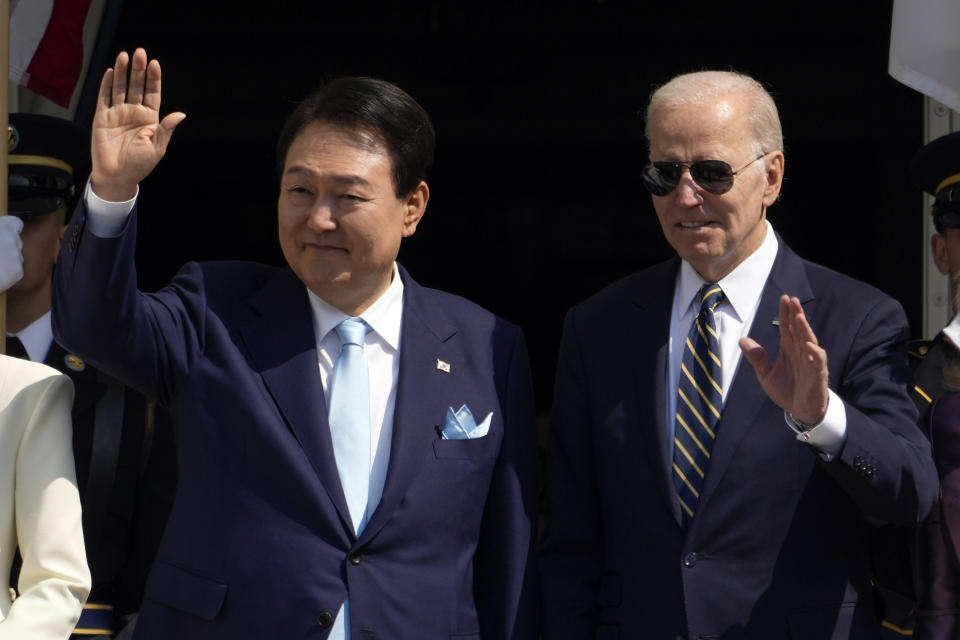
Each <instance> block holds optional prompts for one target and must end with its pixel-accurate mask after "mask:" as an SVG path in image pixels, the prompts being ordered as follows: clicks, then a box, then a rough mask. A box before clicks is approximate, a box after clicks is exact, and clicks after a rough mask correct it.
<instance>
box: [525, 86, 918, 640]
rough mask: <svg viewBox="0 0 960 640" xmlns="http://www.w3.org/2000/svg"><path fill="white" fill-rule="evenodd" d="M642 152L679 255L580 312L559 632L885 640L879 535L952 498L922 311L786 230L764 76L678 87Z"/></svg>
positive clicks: (573, 323) (567, 339)
mask: <svg viewBox="0 0 960 640" xmlns="http://www.w3.org/2000/svg"><path fill="white" fill-rule="evenodd" d="M647 138H648V141H649V145H650V158H649V160H650V162H649V164H647V165H646V167H645V168H644V169H643V173H642V175H641V179H642V180H643V183H644V185H645V186H646V187H647V189H648V190H649V191H650V192H651V194H652V198H653V205H654V209H655V210H656V213H657V217H658V219H659V221H660V224H661V227H662V229H663V233H664V235H665V236H666V239H667V241H668V242H669V243H670V245H671V246H672V247H673V248H674V249H675V251H676V253H677V257H675V258H673V259H671V260H669V261H667V262H665V263H663V264H659V265H656V266H653V267H650V268H648V269H644V270H642V271H639V272H637V273H635V274H633V275H632V276H629V277H628V278H626V279H625V280H622V281H620V282H618V283H616V284H614V285H612V286H610V287H608V288H607V289H605V290H604V291H601V292H600V293H598V294H596V295H595V296H593V297H592V298H590V299H588V300H587V301H585V302H583V303H581V304H580V305H578V306H576V307H574V308H573V309H572V310H571V311H570V313H569V314H568V316H567V319H566V324H565V329H564V337H563V340H562V344H561V349H560V355H559V364H558V370H557V379H556V380H557V381H556V395H555V401H554V407H553V423H552V428H551V433H550V440H549V446H548V458H547V495H546V522H545V530H544V536H543V544H542V557H541V584H542V585H543V586H542V589H543V602H544V606H543V612H544V615H543V629H544V637H545V638H546V639H548V640H554V639H557V638H763V639H764V640H769V639H777V638H784V639H786V638H792V639H794V640H796V639H800V638H810V639H815V640H824V639H840V638H877V637H879V634H880V625H879V623H878V622H877V615H876V612H875V611H874V606H873V603H872V590H871V585H870V580H869V575H868V565H869V561H868V557H867V554H866V551H865V547H864V543H863V530H864V527H865V526H866V523H867V522H868V521H875V520H881V521H886V522H897V523H910V524H912V523H916V522H917V521H919V520H920V519H922V518H923V517H924V516H925V515H926V514H927V512H928V511H929V510H930V509H931V507H932V505H933V503H934V501H935V500H936V495H937V479H936V471H935V469H934V468H933V465H932V461H931V457H930V447H929V444H928V443H927V441H926V439H925V438H924V436H923V434H922V433H921V431H920V429H919V428H918V426H917V424H916V420H917V413H916V409H915V407H914V406H913V404H912V402H911V401H910V398H909V397H908V395H907V381H908V380H909V377H910V372H909V370H908V368H907V365H906V361H905V351H904V345H905V340H906V337H907V323H906V318H905V316H904V313H903V311H902V309H901V307H900V305H899V304H898V303H896V302H895V301H893V300H891V299H890V298H888V297H887V296H885V295H883V294H882V293H880V292H879V291H877V290H876V289H874V288H872V287H870V286H868V285H866V284H863V283H860V282H856V281H854V280H852V279H850V278H847V277H844V276H842V275H840V274H838V273H836V272H833V271H830V270H828V269H826V268H824V267H821V266H818V265H815V264H812V263H809V262H807V261H805V260H803V259H801V258H800V257H798V256H797V255H796V254H794V253H793V252H792V251H791V250H790V249H789V247H788V246H787V245H786V243H785V242H784V241H783V239H782V238H780V237H779V236H777V235H776V233H774V231H773V228H772V226H771V225H770V223H769V222H768V221H767V209H768V208H769V207H770V206H772V205H773V204H774V203H775V202H776V200H777V197H778V195H779V193H780V188H781V185H782V181H783V175H784V153H783V142H782V135H781V131H780V122H779V116H778V115H777V110H776V106H775V105H774V103H773V100H772V98H771V97H770V95H769V94H768V93H767V92H766V91H765V90H764V89H763V88H762V87H761V86H760V85H759V83H757V82H756V81H754V80H753V79H752V78H749V77H747V76H743V75H740V74H736V73H732V72H699V73H693V74H686V75H682V76H678V77H676V78H674V79H673V80H671V81H670V82H668V83H667V84H666V85H664V86H663V87H661V88H660V89H658V90H657V91H656V92H655V93H654V94H653V95H652V97H651V102H650V105H649V107H648V110H647ZM741 361H744V362H741ZM748 363H749V365H748Z"/></svg>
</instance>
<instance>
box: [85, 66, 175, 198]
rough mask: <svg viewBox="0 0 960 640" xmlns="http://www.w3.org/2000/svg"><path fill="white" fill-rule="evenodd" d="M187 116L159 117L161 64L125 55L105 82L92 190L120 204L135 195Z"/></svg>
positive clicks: (92, 147)
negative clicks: (175, 130)
mask: <svg viewBox="0 0 960 640" xmlns="http://www.w3.org/2000/svg"><path fill="white" fill-rule="evenodd" d="M186 117H187V116H186V114H184V113H181V112H174V113H171V114H168V115H167V116H166V117H165V118H163V120H161V119H160V63H159V62H157V61H156V60H150V62H149V63H148V62H147V52H146V51H144V50H143V49H137V50H136V51H134V52H133V60H132V61H131V60H130V57H129V56H128V55H127V53H126V52H125V51H122V52H120V54H119V55H118V56H117V60H116V62H115V63H114V66H113V68H112V69H107V71H106V73H104V74H103V80H101V82H100V95H99V98H98V100H97V110H96V113H95V114H94V116H93V135H92V140H91V145H90V153H91V160H92V165H93V167H92V171H91V183H92V186H93V191H94V192H95V193H96V194H97V195H98V196H100V197H101V198H103V199H104V200H110V201H114V202H119V201H123V200H129V199H130V198H132V197H133V196H134V195H135V194H136V190H137V184H139V183H140V181H141V180H143V179H144V178H146V177H147V176H148V175H149V174H150V172H151V171H153V168H154V167H156V166H157V163H158V162H160V158H162V157H163V154H164V153H165V152H166V150H167V144H168V143H169V142H170V136H171V135H172V134H173V130H174V129H175V128H176V127H177V125H178V124H180V123H181V122H183V119H184V118H186Z"/></svg>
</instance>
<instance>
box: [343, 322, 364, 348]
mask: <svg viewBox="0 0 960 640" xmlns="http://www.w3.org/2000/svg"><path fill="white" fill-rule="evenodd" d="M368 328H369V327H368V326H367V323H366V322H364V321H363V320H361V319H360V318H347V319H346V320H344V321H343V322H341V323H340V324H338V325H337V328H336V331H337V335H338V336H339V337H340V343H341V344H344V345H348V344H355V345H357V346H358V347H361V348H362V347H363V338H364V336H366V335H367V329H368Z"/></svg>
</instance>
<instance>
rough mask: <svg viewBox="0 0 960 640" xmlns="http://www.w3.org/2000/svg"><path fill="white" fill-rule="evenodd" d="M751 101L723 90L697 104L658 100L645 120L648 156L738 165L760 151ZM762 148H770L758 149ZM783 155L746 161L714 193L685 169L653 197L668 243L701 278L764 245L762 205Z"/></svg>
mask: <svg viewBox="0 0 960 640" xmlns="http://www.w3.org/2000/svg"><path fill="white" fill-rule="evenodd" d="M749 106H750V103H749V99H748V98H747V97H746V96H744V95H740V94H729V95H726V96H723V97H720V98H717V99H712V100H707V101H704V102H703V103H701V104H684V105H679V106H669V107H667V106H664V107H662V108H660V109H658V110H657V111H656V112H655V113H654V114H653V117H652V119H651V121H650V129H649V134H650V160H651V162H660V161H666V162H694V161H696V160H723V161H724V162H726V163H728V164H729V165H730V166H731V167H732V168H733V169H734V170H738V169H740V168H741V167H744V165H748V163H749V162H750V161H751V160H753V159H754V158H756V157H757V155H759V154H758V153H757V149H756V145H755V143H754V141H753V136H752V134H751V130H750V124H749V118H748V114H749V111H748V109H749ZM763 151H768V150H767V149H763ZM783 162H784V158H783V153H782V152H781V151H772V152H770V153H768V154H767V155H766V156H764V158H763V159H762V160H757V161H756V162H755V163H753V164H749V165H748V166H746V167H745V168H744V169H743V170H742V171H741V172H739V173H738V174H737V175H736V176H735V179H734V183H733V187H732V188H731V189H730V191H728V192H727V193H724V194H722V195H714V194H712V193H709V192H707V191H705V190H704V189H703V188H701V187H700V186H698V185H697V184H696V183H695V182H694V181H693V180H692V179H691V177H690V172H689V171H688V170H684V172H683V176H682V178H681V180H680V182H679V184H678V185H677V188H676V189H674V190H673V191H672V192H670V193H668V194H667V195H665V196H652V197H653V206H654V209H655V210H656V212H657V218H658V219H659V220H660V226H661V228H662V229H663V234H664V236H666V238H667V242H669V243H670V246H672V247H673V248H674V250H675V251H676V252H677V254H678V255H679V256H680V257H681V258H683V259H684V260H686V261H687V262H689V263H690V264H691V266H693V268H694V269H696V270H697V273H699V274H700V275H701V276H702V277H703V278H704V279H705V280H707V281H709V282H717V281H718V280H720V279H721V278H723V277H724V276H725V275H727V274H728V273H730V272H731V271H732V270H733V269H734V268H735V267H736V266H737V265H739V264H740V263H741V262H743V260H744V259H746V257H747V256H749V255H750V254H751V253H753V252H754V251H756V250H757V248H759V247H760V245H761V244H762V243H763V238H764V235H765V233H766V223H765V219H766V208H767V207H768V206H770V205H771V204H773V203H774V202H775V201H776V199H777V195H778V194H779V193H780V185H781V182H782V179H783Z"/></svg>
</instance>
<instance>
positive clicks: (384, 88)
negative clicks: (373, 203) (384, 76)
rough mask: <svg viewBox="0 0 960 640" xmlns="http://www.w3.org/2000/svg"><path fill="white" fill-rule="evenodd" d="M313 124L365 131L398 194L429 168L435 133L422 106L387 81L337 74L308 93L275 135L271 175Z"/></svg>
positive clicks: (409, 189)
mask: <svg viewBox="0 0 960 640" xmlns="http://www.w3.org/2000/svg"><path fill="white" fill-rule="evenodd" d="M315 122H325V123H328V124H331V125H334V126H338V127H343V128H344V129H346V130H349V131H355V132H358V133H366V134H369V135H372V136H374V137H375V138H376V139H377V140H378V141H379V142H381V143H382V144H383V145H384V146H385V147H386V150H387V154H388V155H389V156H390V164H391V172H392V177H393V186H394V191H395V192H396V194H397V197H398V198H403V197H405V196H407V195H409V194H410V193H412V192H413V190H414V189H415V188H416V187H417V185H418V184H420V181H421V180H426V179H427V176H428V175H429V173H430V169H431V168H432V167H433V150H434V146H435V143H436V134H435V133H434V130H433V124H432V123H431V122H430V116H428V115H427V112H426V111H424V110H423V107H421V106H420V105H419V104H417V101H416V100H414V99H413V98H411V97H410V95H409V94H407V93H406V92H405V91H403V90H402V89H401V88H400V87H398V86H396V85H395V84H392V83H390V82H386V81H384V80H378V79H376V78H364V77H343V78H337V79H334V80H331V81H330V82H327V83H326V84H324V85H323V86H321V87H320V88H319V89H317V90H316V91H314V92H313V93H311V94H310V95H309V96H307V97H306V98H305V99H304V100H303V101H302V102H300V104H298V105H297V107H296V108H295V109H294V110H293V113H291V114H290V116H289V117H288V118H287V121H286V122H285V123H284V125H283V129H281V131H280V137H279V138H278V139H277V173H278V174H279V175H280V176H281V178H282V176H283V166H284V163H285V162H286V158H287V152H288V151H289V150H290V145H292V144H293V141H294V140H295V139H296V137H297V136H298V135H300V134H301V133H302V132H303V130H304V129H306V128H307V127H309V126H310V125H311V124H313V123H315Z"/></svg>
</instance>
